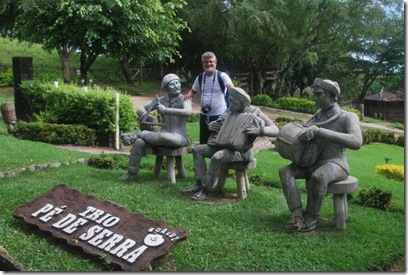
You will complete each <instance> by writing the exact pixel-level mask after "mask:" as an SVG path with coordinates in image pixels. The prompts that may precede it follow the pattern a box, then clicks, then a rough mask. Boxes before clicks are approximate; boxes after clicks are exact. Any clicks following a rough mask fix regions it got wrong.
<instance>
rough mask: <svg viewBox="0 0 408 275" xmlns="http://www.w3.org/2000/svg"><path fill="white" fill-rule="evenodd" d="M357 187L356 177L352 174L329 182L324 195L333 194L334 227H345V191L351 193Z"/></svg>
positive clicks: (346, 210)
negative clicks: (340, 179) (343, 178)
mask: <svg viewBox="0 0 408 275" xmlns="http://www.w3.org/2000/svg"><path fill="white" fill-rule="evenodd" d="M357 188H358V179H357V178H355V177H352V176H349V177H348V178H347V179H345V180H342V181H337V182H333V183H330V184H329V186H328V188H327V192H326V195H328V194H332V195H333V209H334V224H335V227H336V229H340V230H345V229H346V221H347V219H348V209H347V193H353V192H354V191H356V190H357Z"/></svg>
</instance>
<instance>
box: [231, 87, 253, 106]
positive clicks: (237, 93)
mask: <svg viewBox="0 0 408 275" xmlns="http://www.w3.org/2000/svg"><path fill="white" fill-rule="evenodd" d="M228 92H229V94H230V96H232V97H234V98H236V99H238V100H239V101H241V102H242V103H244V105H246V106H249V105H250V104H251V98H250V97H249V95H248V94H247V93H246V92H245V91H244V90H243V89H241V88H239V87H232V88H229V90H228Z"/></svg>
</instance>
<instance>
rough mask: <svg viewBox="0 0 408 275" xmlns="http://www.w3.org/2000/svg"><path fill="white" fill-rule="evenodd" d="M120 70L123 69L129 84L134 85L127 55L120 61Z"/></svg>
mask: <svg viewBox="0 0 408 275" xmlns="http://www.w3.org/2000/svg"><path fill="white" fill-rule="evenodd" d="M120 68H121V69H122V73H123V75H124V76H125V79H126V83H127V84H133V79H132V75H131V73H130V71H129V60H128V58H127V56H126V55H123V56H122V58H121V59H120Z"/></svg>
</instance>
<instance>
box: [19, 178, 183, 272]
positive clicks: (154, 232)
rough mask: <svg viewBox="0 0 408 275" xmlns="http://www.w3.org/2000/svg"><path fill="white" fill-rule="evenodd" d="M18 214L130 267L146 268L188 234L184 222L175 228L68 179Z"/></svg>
mask: <svg viewBox="0 0 408 275" xmlns="http://www.w3.org/2000/svg"><path fill="white" fill-rule="evenodd" d="M13 215H14V216H15V217H17V218H22V219H24V221H25V222H27V223H29V224H32V225H36V226H38V227H39V228H40V229H41V230H43V231H46V232H50V233H51V234H52V235H53V236H54V237H56V238H58V239H64V240H65V241H66V242H67V243H68V244H70V245H73V246H79V247H81V248H82V249H83V250H84V251H85V252H87V253H90V254H94V255H98V256H103V257H105V258H106V260H110V261H112V262H113V263H116V264H118V265H120V266H121V268H122V269H123V270H125V271H140V270H145V269H146V268H147V267H148V265H149V263H150V262H151V261H152V260H154V259H156V258H162V257H164V256H165V255H167V254H168V253H169V251H170V249H171V248H172V247H173V246H174V245H175V244H177V243H178V242H180V241H182V240H185V239H186V238H187V235H188V234H187V232H186V231H185V230H184V229H183V228H181V227H175V228H171V227H169V226H168V225H166V224H165V223H164V222H162V221H157V220H156V221H153V220H149V219H147V218H145V217H144V216H143V215H142V214H136V213H130V212H129V211H128V210H127V209H126V208H124V207H122V206H120V205H118V204H114V203H112V202H109V201H101V200H98V199H97V198H95V197H94V196H89V195H84V194H82V193H80V192H79V191H78V190H75V189H70V188H69V187H67V186H66V185H65V184H60V185H57V186H55V187H54V188H52V189H51V190H50V191H48V192H47V193H45V194H43V195H41V196H39V197H36V198H34V199H33V200H32V201H30V202H28V203H27V204H25V205H23V206H20V207H18V208H17V209H15V210H14V212H13Z"/></svg>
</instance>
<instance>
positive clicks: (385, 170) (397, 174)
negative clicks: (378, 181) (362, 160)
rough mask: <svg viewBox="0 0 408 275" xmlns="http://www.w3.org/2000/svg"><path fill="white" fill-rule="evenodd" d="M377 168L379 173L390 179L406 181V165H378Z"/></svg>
mask: <svg viewBox="0 0 408 275" xmlns="http://www.w3.org/2000/svg"><path fill="white" fill-rule="evenodd" d="M375 170H376V172H377V173H378V174H380V175H383V176H385V177H386V178H388V179H393V180H397V181H404V166H402V165H393V164H383V165H377V166H376V167H375Z"/></svg>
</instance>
